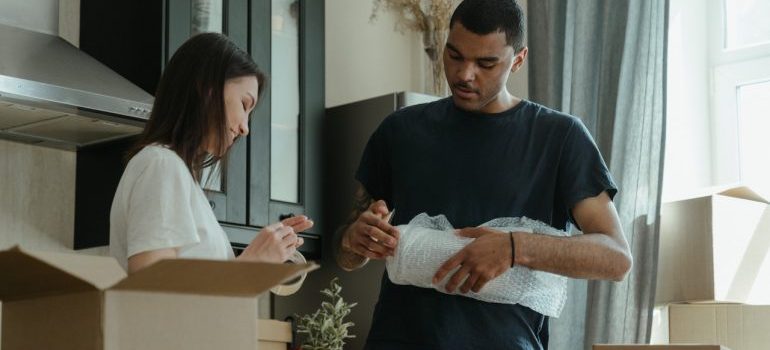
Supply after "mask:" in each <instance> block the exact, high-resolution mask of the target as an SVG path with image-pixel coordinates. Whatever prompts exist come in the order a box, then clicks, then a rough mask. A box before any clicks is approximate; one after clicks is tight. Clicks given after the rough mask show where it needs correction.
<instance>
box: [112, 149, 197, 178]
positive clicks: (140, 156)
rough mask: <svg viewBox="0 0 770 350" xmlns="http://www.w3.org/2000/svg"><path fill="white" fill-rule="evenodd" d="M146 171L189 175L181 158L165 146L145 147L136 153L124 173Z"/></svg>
mask: <svg viewBox="0 0 770 350" xmlns="http://www.w3.org/2000/svg"><path fill="white" fill-rule="evenodd" d="M148 169H152V170H160V171H165V172H169V173H182V174H184V173H189V171H188V170H187V166H186V165H185V164H184V161H183V160H182V158H180V157H179V155H177V154H176V152H174V151H173V150H171V149H169V148H168V147H166V146H163V145H158V144H153V145H147V146H145V147H144V148H142V149H141V150H139V152H137V153H136V154H135V155H134V156H133V157H132V158H131V160H130V161H129V162H128V165H127V166H126V172H127V173H128V172H133V173H143V172H145V171H146V170H148Z"/></svg>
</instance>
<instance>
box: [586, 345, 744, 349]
mask: <svg viewBox="0 0 770 350" xmlns="http://www.w3.org/2000/svg"><path fill="white" fill-rule="evenodd" d="M594 350H730V349H728V348H726V347H724V346H719V345H698V344H688V345H604V344H597V345H594Z"/></svg>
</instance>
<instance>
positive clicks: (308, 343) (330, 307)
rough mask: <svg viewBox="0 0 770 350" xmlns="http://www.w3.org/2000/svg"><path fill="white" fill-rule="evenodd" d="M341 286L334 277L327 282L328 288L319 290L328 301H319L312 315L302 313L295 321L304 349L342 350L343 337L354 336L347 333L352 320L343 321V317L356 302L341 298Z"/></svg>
mask: <svg viewBox="0 0 770 350" xmlns="http://www.w3.org/2000/svg"><path fill="white" fill-rule="evenodd" d="M341 291H342V287H341V286H340V285H339V284H338V283H337V278H336V277H335V278H334V279H332V281H331V282H330V283H329V288H327V289H324V290H322V291H321V294H323V295H324V296H326V297H327V298H328V299H330V301H323V302H321V307H320V308H318V310H316V311H315V312H314V313H313V314H312V315H304V316H302V318H300V319H299V321H298V322H297V333H303V334H305V336H304V338H305V339H304V341H303V342H302V349H304V350H342V346H343V345H345V339H349V338H355V336H354V335H352V334H349V333H348V328H350V327H352V326H353V325H354V324H353V322H344V318H345V317H346V316H347V315H348V314H350V310H351V309H352V308H353V307H354V306H356V303H352V304H350V303H347V302H345V301H344V300H343V299H342V296H341V295H340V292H341Z"/></svg>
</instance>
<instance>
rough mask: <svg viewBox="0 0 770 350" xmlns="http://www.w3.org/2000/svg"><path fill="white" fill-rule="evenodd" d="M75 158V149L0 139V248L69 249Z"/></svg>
mask: <svg viewBox="0 0 770 350" xmlns="http://www.w3.org/2000/svg"><path fill="white" fill-rule="evenodd" d="M75 162H76V154H75V152H69V151H62V150H57V149H51V148H45V147H38V146H34V145H29V144H23V143H17V142H11V141H5V140H0V249H5V248H8V247H10V246H13V245H16V244H19V245H21V246H22V247H24V248H27V249H34V250H46V251H60V252H67V251H72V243H73V230H74V220H75ZM78 252H79V253H87V254H99V255H104V254H107V248H106V247H98V248H95V249H88V250H82V251H78Z"/></svg>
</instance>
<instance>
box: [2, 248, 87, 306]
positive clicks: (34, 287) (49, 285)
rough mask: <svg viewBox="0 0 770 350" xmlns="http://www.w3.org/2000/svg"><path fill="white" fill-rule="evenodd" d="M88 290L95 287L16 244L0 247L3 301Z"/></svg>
mask: <svg viewBox="0 0 770 350" xmlns="http://www.w3.org/2000/svg"><path fill="white" fill-rule="evenodd" d="M89 290H98V288H97V287H95V286H94V285H93V284H91V283H89V282H87V281H84V280H83V279H81V278H79V277H77V276H74V275H72V274H70V273H68V272H67V271H65V270H63V269H61V268H59V267H57V266H54V265H52V264H50V263H48V262H46V261H44V260H41V259H40V258H38V257H36V256H33V255H32V254H30V253H28V252H25V251H23V250H21V249H20V248H19V247H18V246H16V247H13V248H10V249H8V250H5V251H0V300H2V301H4V302H8V301H14V300H21V299H30V298H35V297H40V296H45V295H55V294H65V293H73V292H84V291H89Z"/></svg>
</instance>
